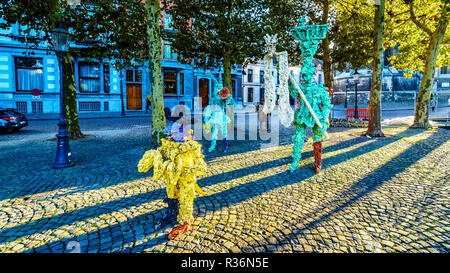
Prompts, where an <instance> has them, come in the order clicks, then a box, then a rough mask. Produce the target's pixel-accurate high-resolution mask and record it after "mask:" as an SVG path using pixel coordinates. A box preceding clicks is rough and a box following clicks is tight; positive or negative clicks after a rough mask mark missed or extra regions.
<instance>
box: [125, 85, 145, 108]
mask: <svg viewBox="0 0 450 273" xmlns="http://www.w3.org/2000/svg"><path fill="white" fill-rule="evenodd" d="M127 110H142V85H141V84H127Z"/></svg>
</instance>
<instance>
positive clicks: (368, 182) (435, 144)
mask: <svg viewBox="0 0 450 273" xmlns="http://www.w3.org/2000/svg"><path fill="white" fill-rule="evenodd" d="M434 136H435V135H432V136H430V137H429V138H427V139H425V140H422V141H419V142H417V143H415V144H413V145H412V146H411V147H409V148H408V149H406V150H405V151H403V152H402V153H401V154H400V155H398V156H397V157H395V158H393V159H392V160H390V161H389V162H388V163H386V164H384V165H383V166H380V167H379V168H377V169H376V170H375V171H374V172H372V173H371V174H369V175H368V176H366V177H364V178H363V179H361V180H359V181H358V182H356V183H355V184H353V185H352V186H351V187H350V188H349V189H348V190H346V191H345V192H343V193H341V194H340V195H339V196H338V197H336V198H335V199H334V200H332V201H331V202H328V203H327V204H336V207H335V208H334V209H333V210H332V211H331V212H329V213H326V214H325V215H323V216H320V217H318V216H319V215H320V214H321V212H322V211H323V210H324V209H326V208H328V207H329V206H328V205H327V206H323V207H321V208H319V209H317V210H316V211H314V212H312V213H308V214H306V215H305V216H304V217H302V219H308V218H316V219H315V220H314V221H312V222H310V223H309V224H307V225H306V226H305V227H304V228H301V229H298V230H296V231H293V232H292V233H291V234H289V235H287V236H284V237H281V238H277V239H278V242H279V243H280V245H283V244H286V243H289V241H292V240H295V239H296V236H297V235H299V234H300V233H303V232H304V231H306V230H309V229H312V228H314V227H316V226H318V225H319V224H320V223H321V222H323V221H326V220H327V219H329V218H330V217H332V216H333V215H334V214H336V213H339V212H341V211H343V210H344V209H345V208H347V207H350V206H351V205H352V204H354V203H355V202H357V201H358V200H360V199H361V198H362V197H364V196H366V195H367V194H369V193H371V192H372V191H374V190H376V189H377V188H378V187H380V186H382V185H383V184H384V183H386V182H387V181H389V180H390V179H392V178H393V177H395V176H396V175H397V174H399V173H401V172H403V171H404V170H406V169H407V168H408V167H410V166H411V165H413V164H414V163H416V162H417V161H418V160H420V159H422V158H424V157H425V156H427V155H428V154H429V153H431V152H432V151H433V150H435V149H437V148H439V147H440V146H441V145H442V144H444V143H445V142H447V140H448V139H445V138H436V137H434ZM299 222H300V221H296V222H292V223H289V224H288V226H291V227H294V226H295V225H296V224H298V223H299ZM258 244H259V243H258Z"/></svg>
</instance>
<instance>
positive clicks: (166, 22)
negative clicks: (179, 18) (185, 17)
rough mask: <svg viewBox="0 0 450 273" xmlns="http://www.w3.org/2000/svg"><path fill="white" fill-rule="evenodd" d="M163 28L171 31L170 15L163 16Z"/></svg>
mask: <svg viewBox="0 0 450 273" xmlns="http://www.w3.org/2000/svg"><path fill="white" fill-rule="evenodd" d="M164 28H168V29H171V28H172V16H171V15H167V14H166V15H165V16H164Z"/></svg>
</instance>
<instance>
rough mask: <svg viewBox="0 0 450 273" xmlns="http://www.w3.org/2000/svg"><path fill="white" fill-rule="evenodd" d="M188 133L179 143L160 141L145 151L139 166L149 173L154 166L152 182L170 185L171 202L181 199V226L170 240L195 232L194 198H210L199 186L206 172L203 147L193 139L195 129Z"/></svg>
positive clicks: (168, 194) (140, 169) (175, 141)
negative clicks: (151, 148) (153, 148)
mask: <svg viewBox="0 0 450 273" xmlns="http://www.w3.org/2000/svg"><path fill="white" fill-rule="evenodd" d="M189 134H190V135H188V136H185V137H184V138H182V139H179V140H176V139H174V138H169V139H161V142H162V145H161V147H159V148H158V149H157V150H149V151H147V152H145V154H144V156H143V157H142V159H141V160H140V161H139V164H138V171H139V172H148V171H149V170H150V169H151V167H153V168H154V169H153V179H154V180H158V179H163V180H165V181H166V183H167V187H166V191H167V197H168V198H169V201H175V200H178V203H179V211H178V215H177V221H178V223H179V226H177V227H176V228H175V229H174V230H172V232H171V233H170V234H169V238H170V239H173V238H175V237H176V236H177V235H179V234H181V233H184V232H186V231H188V230H190V229H192V222H193V221H194V216H193V215H192V213H193V210H194V208H193V205H194V198H195V196H196V194H199V195H207V194H206V193H205V192H204V191H203V190H202V189H200V187H199V186H198V184H197V176H200V175H203V174H204V173H205V171H206V163H205V161H204V160H203V158H204V155H203V154H202V145H201V144H200V143H198V142H197V141H195V140H194V139H193V137H192V130H190V131H189ZM169 204H170V203H169ZM169 209H170V205H169Z"/></svg>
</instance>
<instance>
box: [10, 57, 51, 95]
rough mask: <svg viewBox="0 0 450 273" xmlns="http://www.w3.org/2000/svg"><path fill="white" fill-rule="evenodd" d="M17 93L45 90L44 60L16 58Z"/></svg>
mask: <svg viewBox="0 0 450 273" xmlns="http://www.w3.org/2000/svg"><path fill="white" fill-rule="evenodd" d="M15 63H16V89H17V91H31V90H33V89H39V90H41V91H43V90H44V72H43V67H44V65H43V62H42V59H38V58H16V59H15Z"/></svg>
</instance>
